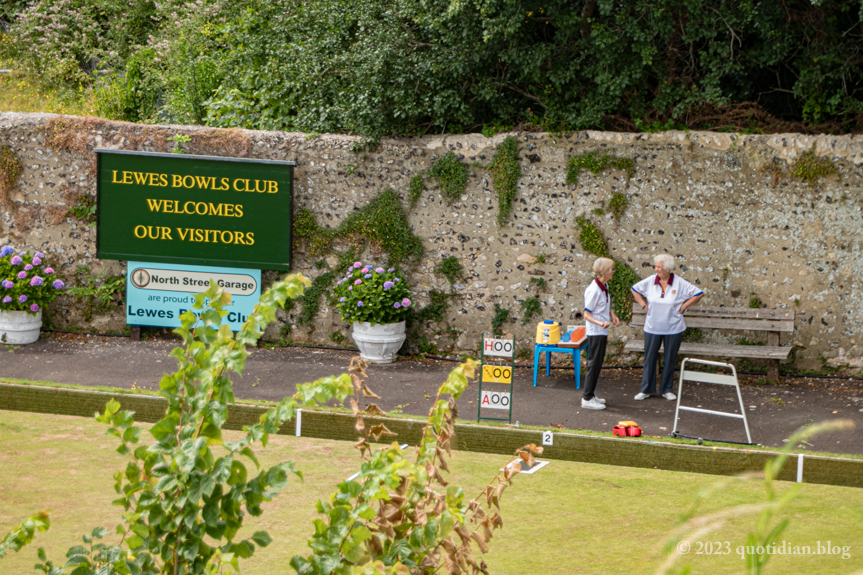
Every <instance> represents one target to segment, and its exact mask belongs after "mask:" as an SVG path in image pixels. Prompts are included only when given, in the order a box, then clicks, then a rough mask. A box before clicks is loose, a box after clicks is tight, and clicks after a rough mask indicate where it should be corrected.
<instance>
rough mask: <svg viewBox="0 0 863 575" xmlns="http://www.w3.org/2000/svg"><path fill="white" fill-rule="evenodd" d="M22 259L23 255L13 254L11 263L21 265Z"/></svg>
mask: <svg viewBox="0 0 863 575" xmlns="http://www.w3.org/2000/svg"><path fill="white" fill-rule="evenodd" d="M21 261H22V260H21V256H12V261H11V262H9V263H11V264H12V265H13V266H20V265H21Z"/></svg>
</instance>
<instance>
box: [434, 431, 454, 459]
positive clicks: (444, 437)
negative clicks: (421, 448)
mask: <svg viewBox="0 0 863 575" xmlns="http://www.w3.org/2000/svg"><path fill="white" fill-rule="evenodd" d="M451 437H452V434H451V433H450V432H448V431H447V430H445V429H442V430H441V432H440V435H438V436H437V438H436V439H437V440H438V443H439V444H440V446H441V447H442V448H443V449H445V450H446V452H447V454H448V455H450V456H452V451H451V449H450V444H449V440H450V438H451Z"/></svg>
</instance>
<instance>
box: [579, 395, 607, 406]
mask: <svg viewBox="0 0 863 575" xmlns="http://www.w3.org/2000/svg"><path fill="white" fill-rule="evenodd" d="M581 407H583V408H584V409H605V405H604V404H602V403H599V402H598V401H596V398H595V397H594V398H593V399H590V400H585V399H582V400H581Z"/></svg>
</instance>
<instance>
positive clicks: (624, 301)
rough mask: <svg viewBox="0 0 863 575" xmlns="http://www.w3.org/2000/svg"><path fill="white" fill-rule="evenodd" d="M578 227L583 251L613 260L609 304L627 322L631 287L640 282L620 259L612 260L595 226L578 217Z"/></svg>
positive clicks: (603, 236) (634, 273)
mask: <svg viewBox="0 0 863 575" xmlns="http://www.w3.org/2000/svg"><path fill="white" fill-rule="evenodd" d="M575 225H576V226H577V227H578V229H579V232H578V241H579V242H580V243H581V247H582V248H584V251H586V252H588V253H590V254H593V255H595V256H596V257H600V258H611V259H613V260H614V277H612V278H611V281H610V282H608V291H609V293H610V294H611V302H612V305H613V306H614V313H615V314H617V317H619V318H620V321H623V322H628V321H629V320H630V319H631V318H632V302H633V301H634V300H633V297H632V286H633V285H634V284H636V283H637V282H639V281H640V280H641V276H639V275H638V274H637V273H636V272H635V270H633V269H632V268H631V267H629V265H628V264H627V263H626V262H625V261H623V260H622V259H618V258H614V257H612V255H611V251H610V250H609V249H608V241H607V240H606V239H605V235H604V234H603V233H602V230H600V229H599V228H598V227H597V226H596V224H594V223H593V222H591V221H590V220H588V219H587V218H584V217H580V218H577V219H576V220H575Z"/></svg>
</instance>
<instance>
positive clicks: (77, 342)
mask: <svg viewBox="0 0 863 575" xmlns="http://www.w3.org/2000/svg"><path fill="white" fill-rule="evenodd" d="M177 343H178V342H177V341H171V340H149V341H143V342H131V341H130V340H128V339H126V338H119V337H117V338H114V337H101V336H82V335H55V336H54V337H50V338H45V339H41V340H40V341H38V342H36V343H34V344H31V345H28V346H23V347H19V348H15V349H11V350H10V351H3V349H2V348H0V381H2V379H3V378H4V377H5V378H16V379H30V380H42V381H50V382H57V383H68V384H79V385H84V386H88V385H103V386H111V387H119V388H125V389H133V388H142V389H152V390H158V387H159V380H160V379H161V377H162V376H163V375H164V374H165V373H169V372H172V371H173V370H174V369H175V368H176V360H174V359H172V358H171V357H169V356H168V354H169V353H170V351H171V350H172V349H173V348H174V347H175V346H176V345H177ZM352 356H353V354H352V353H351V352H346V351H334V350H320V349H310V348H300V347H290V348H271V349H266V348H259V349H255V350H253V353H252V354H251V355H250V357H249V359H248V361H247V364H246V370H245V372H244V373H243V375H242V376H237V375H235V376H234V377H233V380H234V393H235V395H236V397H237V398H240V399H263V400H270V401H278V400H280V399H282V398H283V397H285V396H288V395H292V394H293V393H294V392H295V391H296V385H297V384H300V383H305V382H309V381H313V380H315V379H317V378H319V377H323V376H326V375H334V374H339V373H342V372H344V371H345V370H346V369H347V367H348V364H349V362H350V359H351V357H352ZM455 365H456V364H455V363H452V362H446V361H441V360H421V361H418V360H405V359H400V360H399V361H398V362H396V363H394V364H391V365H372V366H370V367H369V369H368V370H367V373H368V376H369V378H368V380H367V383H368V385H369V387H370V388H371V389H372V390H373V391H374V392H375V393H377V394H378V395H380V396H381V399H380V400H378V401H376V403H377V404H378V405H379V406H380V407H381V408H382V409H384V410H385V411H393V410H395V411H396V412H399V413H403V414H411V415H418V416H425V415H427V414H428V410H429V408H430V407H431V405H432V401H433V400H434V397H435V395H436V393H437V389H438V387H439V386H440V384H441V383H442V382H443V381H444V380H445V379H446V377H447V374H448V373H449V371H450V370H451V369H452V368H453V367H455ZM640 381H641V370H640V369H606V370H603V372H602V375H601V377H600V381H599V384H598V386H597V395H599V396H600V397H603V398H604V399H606V401H607V406H608V407H607V409H605V410H603V411H593V410H588V409H584V408H582V407H581V391H579V390H576V389H575V380H574V373H573V371H572V368H571V367H570V368H569V369H568V370H566V369H556V370H552V372H551V376H548V377H547V376H546V375H545V373H544V370H543V371H542V372H541V373H540V374H539V376H538V378H537V386H536V387H533V385H532V370H530V369H516V371H515V384H514V391H513V409H512V423H513V424H516V422H518V424H519V425H522V424H527V425H537V426H548V427H551V428H556V429H561V428H566V429H576V430H577V429H590V430H597V431H611V429H612V427H613V426H614V425H615V424H616V423H617V422H618V421H621V420H635V421H636V422H638V424H639V425H640V426H641V427H642V428H643V429H644V433H645V434H646V435H653V436H667V435H668V434H670V433H671V431H672V428H673V424H674V409H675V404H676V402H674V401H667V400H665V399H663V398H661V397H659V396H655V397H651V398H649V399H647V400H644V401H634V400H633V396H634V395H635V394H636V393H638V392H639V391H640ZM741 383H742V385H741V392H742V396H743V404H744V409H745V411H746V415H747V419H748V422H749V427H750V431H751V434H752V439H753V441H754V442H756V443H760V444H762V445H765V446H776V447H778V446H780V445H781V444H782V443H783V441H784V440H785V439H787V438H788V437H789V436H790V434H791V433H793V432H794V430H795V429H797V428H799V427H801V426H803V425H806V424H809V423H813V422H820V421H824V420H829V419H837V418H843V419H852V420H854V421H855V423H856V424H857V425H856V427H855V429H854V430H852V431H845V432H842V433H832V434H824V435H820V436H818V437H816V438H814V439H812V440H810V441H809V444H808V445H806V446H805V448H806V449H808V450H812V451H825V452H832V453H853V454H863V382H861V381H857V380H849V379H829V380H825V379H800V378H794V379H792V378H785V381H783V384H782V385H757V384H755V378H748V379H747V378H746V377H745V376H744V377H743V379H742V380H741ZM485 388H489V389H493V388H495V386H493V385H487V386H486V385H484V389H485ZM497 389H504V387H503V386H497ZM476 390H477V386H476V384H475V383H473V382H472V383H471V387H470V388H469V390H468V392H467V393H466V394H464V395H463V396H462V397H461V398H460V399H459V400H458V405H459V417H460V418H462V419H476V414H477V413H476V406H477V402H478V398H477V391H476ZM675 392H677V385H675ZM683 399H684V402H685V403H684V404H685V405H690V406H692V407H701V408H703V409H712V410H717V411H727V412H739V411H740V410H739V403H738V401H737V397H736V394H735V393H734V391H733V389H732V388H729V387H725V386H717V385H706V384H685V389H684V396H683ZM483 414H484V415H487V416H490V417H500V416H506V415H507V412H506V411H491V410H488V411H486V410H484V413H483ZM679 431H680V432H681V433H685V434H687V435H694V436H698V437H705V438H712V439H722V440H730V441H739V442H743V441H746V435H745V433H744V430H743V424H742V421H741V420H740V419H732V418H726V417H717V416H712V415H704V414H697V413H691V412H686V413H681V418H680V424H679Z"/></svg>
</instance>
